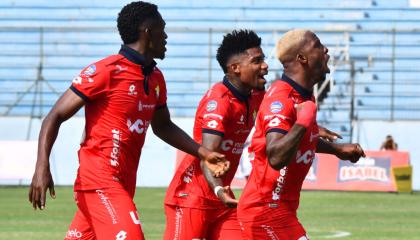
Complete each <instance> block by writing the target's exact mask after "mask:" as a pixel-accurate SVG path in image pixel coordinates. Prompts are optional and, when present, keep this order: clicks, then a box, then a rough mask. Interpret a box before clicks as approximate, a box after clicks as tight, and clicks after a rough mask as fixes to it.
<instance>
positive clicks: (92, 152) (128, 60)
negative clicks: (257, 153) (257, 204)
mask: <svg viewBox="0 0 420 240" xmlns="http://www.w3.org/2000/svg"><path fill="white" fill-rule="evenodd" d="M117 23H118V31H119V33H120V35H121V38H122V41H123V43H124V45H122V47H121V50H120V52H119V54H117V55H112V56H109V57H107V58H105V59H103V60H100V61H98V62H96V63H94V64H91V65H89V66H88V67H86V68H85V69H84V70H82V72H81V73H80V75H79V76H77V77H76V78H74V80H73V84H72V85H71V87H70V89H69V90H67V91H66V92H65V93H64V94H63V96H61V97H60V99H59V100H58V101H57V103H56V104H55V106H54V107H53V109H52V110H51V111H50V112H49V113H48V115H47V117H46V118H45V120H44V121H43V124H42V127H41V132H40V136H39V145H38V159H37V163H36V169H35V173H34V176H33V179H32V183H31V186H30V191H29V200H30V202H31V203H32V204H33V207H34V208H35V209H37V208H39V209H44V208H45V201H46V196H45V195H46V191H47V189H49V191H50V195H51V196H52V197H53V198H54V197H55V191H54V182H53V179H52V176H51V172H50V168H49V155H50V152H51V148H52V146H53V144H54V141H55V139H56V137H57V134H58V130H59V128H60V125H61V123H62V122H64V121H66V120H67V119H69V118H70V117H71V116H73V115H74V114H75V113H76V112H77V111H78V110H79V109H80V108H81V107H82V106H85V118H86V126H85V137H84V140H83V142H82V143H81V147H80V150H79V154H78V155H79V163H80V165H79V169H78V172H77V178H76V182H75V186H74V191H75V201H76V203H77V207H78V210H77V212H76V214H75V216H74V219H73V222H72V224H71V226H70V228H69V231H68V232H67V236H66V239H121V240H122V239H144V237H143V232H142V229H141V225H140V221H139V218H138V215H137V212H136V207H135V205H134V202H133V197H134V192H135V186H136V172H137V168H138V164H139V158H140V154H141V149H142V146H143V144H144V140H145V135H146V131H147V129H148V126H149V125H151V126H152V129H153V132H154V133H155V134H156V135H157V136H158V137H160V138H161V139H162V140H164V141H165V142H167V143H169V144H171V145H172V146H174V147H176V148H178V149H181V150H183V151H185V152H187V153H189V154H192V155H194V156H196V157H198V158H200V159H202V161H203V162H204V163H205V164H207V166H208V167H210V168H211V169H212V170H213V171H214V173H215V174H216V175H219V174H222V173H223V171H225V170H226V165H225V162H224V160H225V159H224V156H223V155H222V154H218V153H215V152H211V151H209V150H207V149H206V148H204V147H201V146H200V145H199V144H197V143H196V142H194V141H193V140H192V139H191V138H190V137H189V136H188V135H187V134H186V133H184V132H183V131H182V130H181V129H180V128H178V127H177V126H176V125H175V124H174V123H173V122H172V121H171V120H170V115H169V111H168V108H167V106H166V86H165V80H164V78H163V75H162V73H161V72H160V70H159V69H158V68H157V67H156V62H155V61H154V60H153V59H154V58H159V59H163V58H164V57H165V51H166V48H165V45H166V38H167V35H166V33H165V30H164V29H165V21H164V20H163V19H162V17H161V15H160V13H159V12H158V9H157V6H156V5H154V4H150V3H146V2H141V1H139V2H132V3H130V4H128V5H126V6H125V7H124V8H123V9H122V10H121V12H120V13H119V16H118V20H117Z"/></svg>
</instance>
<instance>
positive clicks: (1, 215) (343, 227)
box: [0, 187, 420, 240]
mask: <svg viewBox="0 0 420 240" xmlns="http://www.w3.org/2000/svg"><path fill="white" fill-rule="evenodd" d="M27 193H28V188H27V187H0V239H14V240H20V239H22V240H23V239H25V240H26V239H32V240H38V239H43V240H49V239H63V238H64V235H65V233H66V231H67V227H68V225H69V224H70V221H71V220H72V218H73V214H74V212H75V210H76V205H75V203H74V201H73V192H72V188H71V187H57V188H56V194H57V199H55V200H52V199H51V198H48V200H47V206H46V209H45V210H44V211H39V210H37V211H34V210H33V209H32V206H31V205H30V204H29V202H28V197H27ZM238 194H239V193H238ZM238 194H237V195H238ZM164 195H165V189H164V188H140V189H138V190H137V193H136V198H135V202H136V205H137V208H138V209H139V213H140V219H141V221H142V224H143V230H144V231H145V236H146V239H148V240H155V239H162V233H163V230H164V227H165V216H164V213H163V198H164ZM298 213H299V218H300V220H301V222H302V224H303V226H304V227H305V228H306V230H307V231H308V234H309V236H310V237H311V240H317V239H338V240H340V239H343V240H344V239H345V240H350V239H352V240H364V239H367V240H374V239H375V240H391V239H393V240H394V239H395V240H399V239H405V240H418V239H420V193H415V194H393V193H356V192H303V193H302V196H301V205H300V208H299V211H298Z"/></svg>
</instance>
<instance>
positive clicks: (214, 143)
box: [200, 133, 238, 208]
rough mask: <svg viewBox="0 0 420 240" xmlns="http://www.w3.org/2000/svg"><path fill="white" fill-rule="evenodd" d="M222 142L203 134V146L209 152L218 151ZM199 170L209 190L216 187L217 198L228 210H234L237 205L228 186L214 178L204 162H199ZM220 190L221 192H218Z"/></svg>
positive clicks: (210, 135) (215, 136)
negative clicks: (217, 188)
mask: <svg viewBox="0 0 420 240" xmlns="http://www.w3.org/2000/svg"><path fill="white" fill-rule="evenodd" d="M221 142H222V137H221V136H218V135H215V134H208V133H203V146H204V147H205V148H207V149H209V150H211V151H217V150H219V147H220V144H221ZM200 166H201V170H202V172H203V175H204V177H205V178H206V181H207V183H208V184H209V186H210V188H211V189H215V188H216V187H217V186H220V187H222V188H219V190H218V191H217V194H216V195H217V197H218V198H219V199H220V200H221V201H222V202H223V203H224V204H225V205H226V206H227V207H230V208H235V207H236V206H237V205H238V200H236V199H234V198H232V196H230V192H229V186H223V181H222V179H220V178H217V177H214V176H213V174H212V172H211V171H210V170H209V168H208V167H207V164H206V163H205V162H204V161H201V162H200ZM220 190H222V191H220Z"/></svg>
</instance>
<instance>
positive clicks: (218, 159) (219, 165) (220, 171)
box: [198, 147, 230, 177]
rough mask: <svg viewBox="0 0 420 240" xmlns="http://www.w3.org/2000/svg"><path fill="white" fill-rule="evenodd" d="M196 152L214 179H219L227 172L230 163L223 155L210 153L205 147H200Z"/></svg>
mask: <svg viewBox="0 0 420 240" xmlns="http://www.w3.org/2000/svg"><path fill="white" fill-rule="evenodd" d="M198 152H199V155H200V158H201V160H203V161H204V163H205V164H206V166H207V168H208V169H209V170H210V171H211V172H212V174H213V176H214V177H221V176H223V175H225V174H226V172H227V171H228V170H229V168H230V162H229V161H228V160H227V159H226V157H225V155H223V154H220V153H218V152H211V151H209V150H207V149H206V148H205V147H200V149H199V151H198Z"/></svg>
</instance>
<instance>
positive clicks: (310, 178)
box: [305, 155, 318, 182]
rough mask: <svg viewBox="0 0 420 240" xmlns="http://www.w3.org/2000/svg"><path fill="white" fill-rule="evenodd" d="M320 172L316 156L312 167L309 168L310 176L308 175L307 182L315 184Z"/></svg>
mask: <svg viewBox="0 0 420 240" xmlns="http://www.w3.org/2000/svg"><path fill="white" fill-rule="evenodd" d="M317 172H318V157H317V156H316V155H315V158H314V159H313V160H312V165H311V167H310V168H309V171H308V174H306V177H305V181H310V182H315V181H316V180H317V179H318V178H317Z"/></svg>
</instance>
